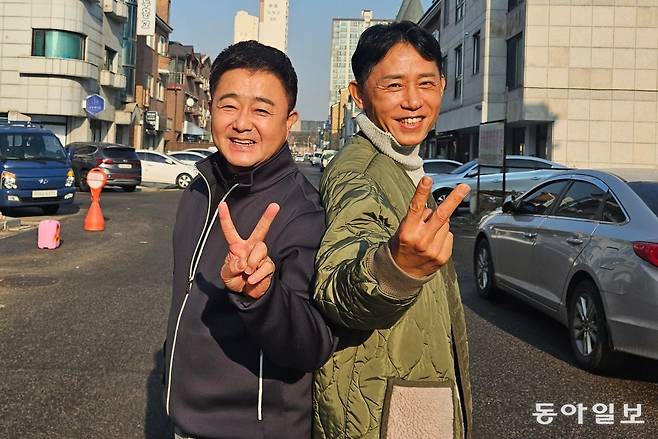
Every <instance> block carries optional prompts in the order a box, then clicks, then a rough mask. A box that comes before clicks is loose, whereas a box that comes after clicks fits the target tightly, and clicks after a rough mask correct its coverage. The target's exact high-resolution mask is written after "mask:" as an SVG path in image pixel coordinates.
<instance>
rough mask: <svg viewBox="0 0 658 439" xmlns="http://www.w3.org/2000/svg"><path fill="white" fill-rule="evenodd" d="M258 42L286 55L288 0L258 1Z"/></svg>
mask: <svg viewBox="0 0 658 439" xmlns="http://www.w3.org/2000/svg"><path fill="white" fill-rule="evenodd" d="M259 21H260V22H259V23H258V41H260V42H261V43H263V44H265V45H267V46H272V47H276V48H277V49H279V50H281V51H282V52H284V53H288V0H260V14H259Z"/></svg>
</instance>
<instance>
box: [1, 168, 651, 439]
mask: <svg viewBox="0 0 658 439" xmlns="http://www.w3.org/2000/svg"><path fill="white" fill-rule="evenodd" d="M301 167H302V169H303V171H304V173H305V174H306V175H308V176H309V178H310V180H311V181H312V182H313V183H314V184H317V182H318V181H319V176H320V173H319V170H318V169H317V168H311V167H310V166H308V165H306V164H302V165H301ZM179 197H180V192H178V191H175V190H173V191H171V190H167V191H156V192H135V193H132V194H125V193H122V192H104V193H103V197H102V206H103V211H104V214H105V216H106V217H107V223H106V231H105V232H102V233H90V232H84V231H82V221H83V216H84V213H85V212H86V205H87V203H88V196H87V195H86V194H79V195H78V205H77V206H78V207H74V208H73V209H71V210H70V211H69V212H68V213H66V214H65V215H63V216H61V221H62V225H63V229H62V236H63V245H62V247H61V248H60V249H58V250H52V251H48V250H38V249H37V248H36V231H35V230H29V231H25V232H23V233H19V234H15V235H13V236H9V237H6V238H4V239H0V255H2V264H0V437H21V438H66V439H71V438H75V439H77V438H85V439H86V438H102V439H105V438H121V439H126V438H141V437H146V438H148V439H151V438H153V439H156V438H162V437H169V436H168V435H170V432H169V425H168V422H167V420H166V417H165V415H164V411H163V407H162V403H161V401H162V399H161V392H162V387H161V384H160V377H161V373H162V361H161V346H162V341H163V338H164V333H165V325H166V318H167V312H168V308H169V300H170V281H171V233H172V227H173V221H174V214H175V208H176V205H177V202H178V199H179ZM33 221H34V222H36V218H35V219H34V220H33ZM455 231H456V233H457V239H456V246H455V262H456V266H457V269H458V272H459V275H460V284H461V292H462V297H463V301H464V304H465V307H466V317H467V323H468V329H469V336H470V350H471V375H472V382H473V390H474V412H475V422H476V424H475V426H474V438H483V439H492V438H590V437H591V438H602V437H605V438H655V437H658V367H656V366H658V363H657V362H654V361H649V360H643V359H638V358H629V359H628V361H627V362H626V363H625V366H624V368H623V370H622V371H621V372H620V373H618V374H617V375H616V376H614V377H600V376H596V375H592V374H589V373H586V372H583V371H581V370H580V369H578V368H576V367H575V366H574V365H573V362H572V360H571V354H570V351H569V345H568V342H567V333H566V330H565V329H564V328H562V327H561V326H560V325H558V324H557V323H555V322H553V321H551V320H550V319H548V318H547V317H544V316H543V315H542V314H540V313H538V312H536V311H534V310H532V309H531V308H530V307H528V306H526V305H524V304H523V303H521V302H519V301H517V300H514V299H511V298H502V299H500V300H498V301H495V302H488V301H483V300H481V299H479V298H478V297H477V294H476V293H475V289H474V281H473V276H472V274H471V271H472V270H471V262H470V261H471V252H472V245H473V239H472V237H471V236H470V235H472V232H471V231H470V230H468V229H466V228H461V229H459V230H455ZM535 403H553V404H555V408H556V410H557V411H558V412H559V409H560V407H561V406H562V405H563V404H578V403H582V404H583V405H584V406H585V407H588V408H589V410H588V411H586V412H585V414H584V420H583V424H582V425H578V421H577V419H576V417H575V416H564V415H559V416H558V417H557V418H556V419H555V420H554V421H553V422H552V423H551V424H550V425H546V426H543V425H540V424H538V423H537V422H536V420H535V418H534V417H533V416H532V413H533V412H534V411H535ZM595 403H606V404H610V403H613V404H614V407H615V423H614V425H597V424H596V423H595V421H594V416H593V414H592V412H591V407H592V405H593V404H595ZM624 403H628V404H631V405H633V406H635V405H636V404H642V417H641V420H643V421H645V423H644V424H635V425H622V424H620V421H621V420H623V419H624V415H623V404H624Z"/></svg>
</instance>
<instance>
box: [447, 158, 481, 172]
mask: <svg viewBox="0 0 658 439" xmlns="http://www.w3.org/2000/svg"><path fill="white" fill-rule="evenodd" d="M476 163H477V160H471V161H470V162H468V163H464V164H463V165H461V166H460V167H458V168H457V169H455V170H454V171H452V172H451V174H462V173H464V172H466V171H468V170H469V169H471V167H472V166H473V165H474V164H476Z"/></svg>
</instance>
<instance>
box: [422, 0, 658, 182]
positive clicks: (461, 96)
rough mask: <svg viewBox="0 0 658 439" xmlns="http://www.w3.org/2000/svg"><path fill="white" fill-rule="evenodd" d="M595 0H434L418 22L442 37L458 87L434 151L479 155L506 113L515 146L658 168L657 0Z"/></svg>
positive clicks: (519, 150)
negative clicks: (488, 128)
mask: <svg viewBox="0 0 658 439" xmlns="http://www.w3.org/2000/svg"><path fill="white" fill-rule="evenodd" d="M576 3H578V4H576ZM591 3H592V2H554V1H539V0H526V1H524V0H509V1H508V0H491V1H468V0H438V1H435V2H434V3H433V4H432V5H431V7H430V8H429V10H428V11H427V12H426V13H425V15H424V16H423V17H422V18H421V20H420V21H419V23H420V25H421V26H423V27H425V28H426V29H428V30H429V31H431V32H433V34H434V35H435V37H436V38H437V39H438V40H439V41H440V43H441V46H442V49H443V52H444V67H445V72H446V75H447V80H448V87H447V90H446V93H445V95H444V99H443V103H442V109H441V116H440V119H439V121H438V123H437V126H436V133H437V135H436V136H434V137H433V138H431V139H429V142H428V143H429V148H428V150H429V151H428V154H429V155H432V156H445V157H450V158H455V159H458V160H462V161H466V160H469V159H471V158H474V157H477V156H478V146H479V135H480V129H481V127H483V126H485V125H487V124H491V123H495V122H497V123H499V125H498V126H501V127H503V126H504V138H505V149H506V151H507V153H514V154H526V155H534V156H538V157H546V158H549V159H552V160H555V161H558V162H561V163H565V164H567V165H569V166H574V167H589V168H601V169H602V168H619V167H650V168H657V167H658V148H657V146H656V145H657V143H658V141H657V140H658V138H657V135H656V132H657V131H658V117H657V114H658V93H657V91H658V59H657V58H658V50H657V49H658V5H657V4H656V2H655V1H653V0H651V1H644V2H626V3H624V4H622V3H621V2H618V1H614V0H600V1H597V2H595V4H591ZM501 123H502V124H501Z"/></svg>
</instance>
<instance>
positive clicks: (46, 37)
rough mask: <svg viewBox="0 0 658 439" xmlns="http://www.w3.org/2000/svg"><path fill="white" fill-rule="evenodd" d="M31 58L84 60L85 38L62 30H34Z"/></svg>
mask: <svg viewBox="0 0 658 439" xmlns="http://www.w3.org/2000/svg"><path fill="white" fill-rule="evenodd" d="M32 56H45V57H48V58H67V59H80V60H84V59H85V36H84V35H80V34H77V33H75V32H68V31H63V30H50V29H35V30H34V31H33V32H32Z"/></svg>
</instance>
